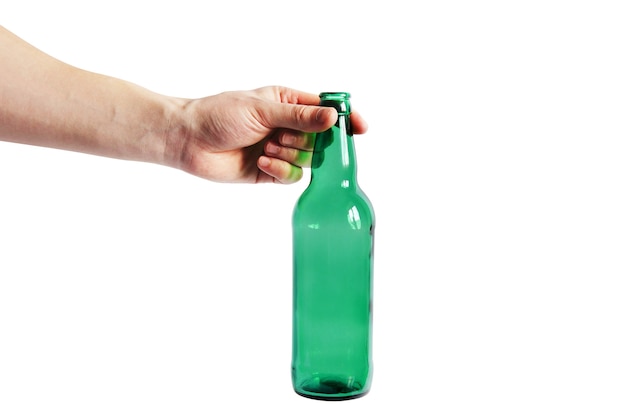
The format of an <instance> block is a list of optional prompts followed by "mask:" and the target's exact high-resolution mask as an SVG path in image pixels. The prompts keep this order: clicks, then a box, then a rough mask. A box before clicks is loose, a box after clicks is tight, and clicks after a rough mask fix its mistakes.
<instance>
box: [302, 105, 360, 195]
mask: <svg viewBox="0 0 626 417" xmlns="http://www.w3.org/2000/svg"><path fill="white" fill-rule="evenodd" d="M356 171H357V167H356V154H355V150H354V141H353V139H352V126H351V125H350V115H349V114H347V113H339V116H338V118H337V123H335V125H334V126H333V127H331V128H330V129H328V130H327V131H325V132H322V133H318V134H317V136H316V139H315V149H314V151H313V161H312V163H311V185H313V184H318V185H324V186H339V187H341V188H354V187H356V186H357V178H356Z"/></svg>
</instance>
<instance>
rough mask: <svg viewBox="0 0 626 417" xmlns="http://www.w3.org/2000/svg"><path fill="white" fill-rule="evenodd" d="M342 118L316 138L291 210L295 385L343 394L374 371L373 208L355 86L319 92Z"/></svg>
mask: <svg viewBox="0 0 626 417" xmlns="http://www.w3.org/2000/svg"><path fill="white" fill-rule="evenodd" d="M320 98H321V105H322V106H332V107H334V108H335V109H337V112H338V114H339V117H338V120H337V123H336V124H335V125H334V126H333V127H331V128H330V129H329V130H327V131H325V132H323V133H319V134H317V135H316V138H315V148H314V151H313V160H312V164H311V182H310V184H309V186H308V187H307V188H306V190H305V191H304V192H303V193H302V195H301V196H300V198H299V199H298V202H297V204H296V206H295V209H294V212H293V219H292V221H293V224H292V226H293V355H292V368H291V369H292V382H293V387H294V390H295V391H296V392H297V393H298V394H300V395H302V396H305V397H309V398H315V399H324V400H345V399H351V398H358V397H361V396H363V395H365V394H366V393H367V392H368V391H369V388H370V384H371V378H372V350H371V348H372V275H373V261H374V224H375V220H374V210H373V207H372V204H371V203H370V201H369V199H368V198H367V196H366V195H365V193H364V192H363V191H362V190H361V189H360V187H359V185H358V184H357V165H356V154H355V149H354V142H353V139H352V129H351V124H350V94H348V93H322V94H320Z"/></svg>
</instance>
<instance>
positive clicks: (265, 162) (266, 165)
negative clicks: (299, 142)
mask: <svg viewBox="0 0 626 417" xmlns="http://www.w3.org/2000/svg"><path fill="white" fill-rule="evenodd" d="M257 167H258V168H259V169H260V170H261V171H263V172H264V173H265V174H267V175H268V176H269V177H270V178H271V180H272V181H273V182H277V183H281V184H293V183H294V182H298V181H300V179H301V178H302V175H303V171H302V168H301V167H299V166H295V165H292V164H290V163H289V162H287V161H284V160H282V159H276V158H270V157H268V156H261V157H259V159H258V161H257Z"/></svg>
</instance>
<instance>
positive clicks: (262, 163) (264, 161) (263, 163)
mask: <svg viewBox="0 0 626 417" xmlns="http://www.w3.org/2000/svg"><path fill="white" fill-rule="evenodd" d="M271 163H272V161H270V159H269V158H268V157H267V156H260V157H259V160H258V161H257V164H258V165H259V167H262V168H267V167H268V166H270V164H271Z"/></svg>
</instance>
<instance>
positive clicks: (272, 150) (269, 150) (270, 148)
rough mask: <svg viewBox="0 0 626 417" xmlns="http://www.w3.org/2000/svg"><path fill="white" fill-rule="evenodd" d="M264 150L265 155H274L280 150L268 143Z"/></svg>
mask: <svg viewBox="0 0 626 417" xmlns="http://www.w3.org/2000/svg"><path fill="white" fill-rule="evenodd" d="M265 150H266V151H267V153H271V154H274V155H276V154H277V153H278V152H280V148H279V147H278V146H276V145H275V144H273V143H271V142H268V144H267V146H266V148H265Z"/></svg>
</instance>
